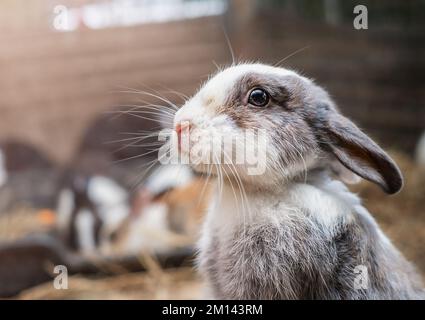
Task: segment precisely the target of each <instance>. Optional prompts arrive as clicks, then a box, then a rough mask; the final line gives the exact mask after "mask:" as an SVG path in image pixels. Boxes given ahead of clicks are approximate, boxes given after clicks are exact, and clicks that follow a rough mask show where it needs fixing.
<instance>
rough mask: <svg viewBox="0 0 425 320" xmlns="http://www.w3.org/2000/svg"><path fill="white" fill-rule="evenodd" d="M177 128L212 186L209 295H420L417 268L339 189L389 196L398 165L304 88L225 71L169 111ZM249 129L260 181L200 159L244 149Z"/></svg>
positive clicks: (298, 81)
mask: <svg viewBox="0 0 425 320" xmlns="http://www.w3.org/2000/svg"><path fill="white" fill-rule="evenodd" d="M174 125H175V130H176V132H177V133H178V137H179V139H178V140H177V141H179V143H178V144H179V151H178V152H179V155H190V163H191V166H192V168H193V169H194V170H195V171H198V172H202V173H205V174H210V175H211V176H213V177H215V178H216V180H217V187H216V195H215V201H214V203H213V204H212V205H211V208H210V210H209V211H208V213H207V216H206V219H205V222H204V226H203V229H202V234H201V240H200V242H199V250H200V254H199V258H198V261H199V268H200V270H201V272H202V274H203V275H204V277H205V279H206V281H207V283H208V286H209V289H210V292H211V295H212V297H213V298H219V299H416V298H423V297H424V291H423V286H422V284H421V280H420V277H419V276H418V274H417V273H416V271H415V269H414V267H413V266H412V265H411V264H410V263H409V262H408V261H407V260H406V259H405V258H404V257H403V256H402V254H401V253H400V252H399V251H398V250H397V249H396V248H395V247H394V246H393V244H392V243H391V242H390V240H389V239H388V238H387V237H386V236H385V235H384V234H383V232H382V231H381V229H380V228H379V226H378V225H377V224H376V222H375V220H374V219H373V217H372V216H371V215H370V213H369V212H368V211H367V210H366V209H365V208H364V207H363V206H362V204H361V201H360V199H359V198H358V197H357V196H356V195H355V194H353V193H351V192H350V191H349V190H348V189H347V187H346V186H345V185H344V183H343V182H341V181H344V182H352V181H355V180H356V179H357V178H358V177H362V178H364V179H366V180H369V181H371V182H373V183H375V184H377V185H379V186H380V187H381V188H382V189H383V190H384V191H385V192H387V193H389V194H393V193H396V192H398V191H399V190H400V189H401V187H402V184H403V179H402V175H401V173H400V171H399V169H398V167H397V165H396V164H395V163H394V162H393V160H392V159H391V158H390V157H389V156H388V155H387V154H386V153H385V152H384V151H383V150H382V149H381V148H380V147H379V146H378V145H377V144H376V143H375V142H373V141H372V140H371V139H370V138H369V137H368V136H367V135H366V134H364V133H363V132H362V131H360V129H359V128H358V127H357V126H356V125H355V124H353V122H351V121H350V120H349V119H347V118H346V117H344V116H343V115H341V113H340V112H339V111H338V109H337V107H336V106H335V104H334V102H333V101H332V100H331V98H330V97H329V95H328V94H327V92H326V91H325V90H324V89H322V88H321V87H319V86H318V85H316V84H315V83H314V82H313V81H312V80H310V79H307V78H305V77H303V76H300V75H299V74H297V73H296V72H293V71H290V70H287V69H284V68H278V67H272V66H268V65H263V64H241V65H236V66H231V67H229V68H227V69H224V70H222V71H220V72H218V73H217V74H216V75H215V76H213V77H211V78H210V80H209V81H208V82H206V84H205V85H203V86H202V87H201V89H200V90H199V91H198V92H197V93H196V94H195V95H194V96H193V97H192V98H191V99H189V100H188V101H187V102H186V103H185V104H184V105H183V106H182V108H181V109H180V110H179V111H177V113H176V115H175V118H174ZM249 129H251V130H252V129H255V130H258V131H260V130H262V131H265V135H264V136H263V137H262V138H261V137H256V138H255V139H260V140H261V139H262V140H265V141H266V143H257V145H258V146H257V147H256V148H257V152H258V153H259V154H265V155H266V156H265V157H258V159H257V160H258V161H257V162H258V163H257V166H258V167H259V168H263V170H262V172H261V173H260V174H255V172H254V174H253V173H252V172H251V173H250V171H249V169H250V168H249V166H248V165H247V164H246V163H234V162H231V163H224V164H223V163H219V161H217V162H214V163H213V164H210V163H208V161H204V160H206V159H207V158H208V159H217V158H218V157H221V159H222V157H223V156H226V154H225V153H226V149H225V148H221V149H220V148H218V149H215V148H214V145H215V144H216V143H218V142H215V141H220V138H223V137H224V136H226V137H229V136H233V137H235V138H239V139H241V140H239V141H243V142H244V143H245V145H252V144H253V143H254V140H252V139H254V138H252V137H251V138H249V137H248V135H246V134H244V132H245V131H246V130H249ZM183 135H185V136H186V137H189V139H188V140H187V141H188V143H186V144H183V143H182V141H183V139H182V137H183ZM216 138H217V139H216ZM260 140H255V141H260ZM231 147H235V143H233V145H232V144H231ZM193 150H198V151H197V152H193ZM199 150H201V151H203V152H199ZM217 150H220V151H219V152H217ZM242 150H244V149H243V148H242ZM245 151H246V150H245ZM229 152H230V151H229ZM238 152H243V151H240V150H239V151H238V148H236V156H237V153H238ZM192 156H193V158H192ZM193 159H195V160H193ZM222 162H223V161H222ZM251 169H252V168H251ZM359 277H360V278H359Z"/></svg>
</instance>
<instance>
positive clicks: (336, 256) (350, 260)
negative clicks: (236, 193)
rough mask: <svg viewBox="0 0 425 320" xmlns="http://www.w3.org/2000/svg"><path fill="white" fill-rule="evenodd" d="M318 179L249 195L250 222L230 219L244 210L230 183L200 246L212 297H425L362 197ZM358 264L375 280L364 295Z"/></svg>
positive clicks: (366, 284)
mask: <svg viewBox="0 0 425 320" xmlns="http://www.w3.org/2000/svg"><path fill="white" fill-rule="evenodd" d="M314 175H318V177H317V176H316V177H315V178H316V181H307V183H304V182H293V183H290V184H289V185H287V186H286V187H285V189H284V190H279V191H277V192H272V191H269V192H267V193H262V192H257V191H255V190H249V189H248V190H246V192H247V198H248V203H247V204H246V206H247V207H250V210H249V211H250V214H251V216H249V217H248V215H244V216H242V215H241V214H239V215H238V214H229V213H236V212H238V211H237V208H236V204H235V202H234V198H233V193H232V190H231V188H230V186H229V185H227V184H225V185H224V189H223V193H222V199H221V201H219V202H218V203H217V206H216V207H215V206H214V205H213V206H212V208H211V211H210V212H208V215H207V218H206V221H205V223H204V227H203V230H202V238H201V241H200V255H199V266H200V270H201V271H202V273H203V274H204V275H205V277H206V280H207V281H208V284H209V286H210V288H209V289H210V290H211V294H212V297H214V298H219V299H417V298H424V295H423V291H422V287H421V283H420V279H419V277H418V276H417V275H416V274H415V270H414V268H413V266H412V265H410V264H409V262H407V261H406V260H405V259H404V257H403V256H402V255H401V254H400V253H399V252H398V250H397V249H396V248H395V247H394V246H393V245H392V244H391V242H390V241H389V240H388V238H387V237H386V236H385V235H384V234H383V233H382V231H381V230H380V228H379V226H378V225H377V224H376V223H375V221H374V219H373V218H372V217H371V215H370V214H369V213H368V212H367V210H366V209H365V208H364V207H363V206H362V205H361V203H360V201H359V199H358V197H357V196H355V195H354V194H352V193H351V192H350V191H348V190H347V188H346V187H345V186H344V185H343V184H342V183H341V182H339V181H336V180H332V179H330V178H329V177H328V176H327V175H326V174H325V173H323V172H322V173H312V176H314ZM358 266H365V267H366V270H367V275H366V282H363V283H360V284H359V283H357V289H356V281H357V280H356V278H357V279H359V278H358V277H359V274H358V273H356V272H355V268H356V267H357V268H359V267H358ZM360 268H362V267H360ZM363 288H364V289H363Z"/></svg>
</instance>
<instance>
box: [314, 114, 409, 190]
mask: <svg viewBox="0 0 425 320" xmlns="http://www.w3.org/2000/svg"><path fill="white" fill-rule="evenodd" d="M319 114H320V117H319V119H318V120H319V121H318V123H319V124H320V125H319V126H318V128H316V129H318V131H319V132H320V137H319V138H320V140H321V142H322V143H323V145H322V147H323V149H326V151H328V152H331V153H332V154H333V155H334V156H335V157H336V158H337V159H338V160H339V162H341V164H343V165H344V166H345V167H346V168H348V169H349V170H351V171H353V172H354V173H355V174H357V175H358V176H360V177H362V178H364V179H366V180H369V181H371V182H374V183H376V184H377V185H379V186H380V187H381V188H382V189H383V190H384V191H385V192H386V193H389V194H393V193H396V192H398V191H399V190H400V189H401V187H402V186H403V177H402V175H401V172H400V170H399V168H398V167H397V165H396V164H395V162H394V161H393V160H392V159H391V158H390V157H389V156H388V155H387V154H386V153H385V151H384V150H382V149H381V148H380V147H379V146H378V145H377V144H376V143H375V142H373V141H372V139H370V138H369V137H368V136H367V135H366V134H364V133H363V132H362V131H361V130H360V129H359V128H358V127H357V126H356V125H355V124H354V123H353V122H351V121H350V120H348V119H347V118H346V117H344V116H342V115H341V114H339V113H338V112H337V111H335V110H332V109H330V108H329V107H325V108H324V109H322V111H321V112H319Z"/></svg>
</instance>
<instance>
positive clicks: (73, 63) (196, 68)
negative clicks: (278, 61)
mask: <svg viewBox="0 0 425 320" xmlns="http://www.w3.org/2000/svg"><path fill="white" fill-rule="evenodd" d="M13 1H15V0H13ZM24 2H25V4H26V3H29V2H31V8H30V9H31V10H32V11H31V12H28V11H27V10H29V8H26V6H25V5H24ZM29 2H28V1H19V0H16V2H12V1H9V2H5V3H1V4H0V12H1V15H0V27H1V32H0V43H1V44H2V45H0V75H1V76H0V117H1V119H0V139H7V138H14V139H19V140H24V141H27V142H30V143H32V144H35V145H37V146H38V147H39V148H41V149H42V150H44V151H46V152H47V153H48V154H49V155H50V156H52V157H53V158H54V159H57V160H59V161H66V160H67V159H69V157H70V156H71V155H72V153H73V152H74V150H75V148H76V146H77V144H78V143H79V138H80V137H81V135H82V133H83V131H84V129H85V128H86V127H87V126H88V125H89V123H90V122H91V121H92V120H93V119H94V118H95V117H96V116H97V115H98V114H99V113H100V112H103V111H109V110H111V109H112V108H113V107H115V106H119V105H122V104H128V103H134V100H135V98H134V95H130V94H123V93H120V91H124V90H126V88H137V89H141V90H146V87H149V88H152V89H158V90H160V89H162V90H163V91H167V89H164V88H171V89H173V90H177V91H181V92H183V93H185V94H190V93H193V91H194V90H195V89H196V88H197V87H198V86H199V83H200V82H201V81H203V80H205V79H206V77H207V75H208V74H209V73H210V72H212V71H214V70H215V68H216V67H215V65H214V63H213V60H215V61H216V62H218V63H220V62H222V61H224V60H225V59H226V56H225V55H226V54H227V51H226V50H225V48H226V47H225V37H224V34H223V32H222V28H221V24H222V22H221V20H220V17H215V18H214V17H212V18H203V19H196V20H189V21H184V22H173V23H166V24H152V25H141V26H135V27H126V28H111V29H102V30H89V29H85V30H78V31H76V32H69V33H68V32H67V33H62V32H54V31H53V30H52V27H51V24H50V23H51V21H52V17H51V15H52V8H53V4H54V3H55V1H40V0H32V1H29ZM75 2H78V1H71V2H70V3H71V4H72V3H75ZM79 2H83V1H79ZM61 3H64V4H67V1H62V2H61ZM49 8H50V9H49ZM21 10H24V12H25V13H26V14H24V15H22V16H21V15H20V14H19V12H21ZM2 17H3V18H5V20H2ZM21 19H22V21H21ZM149 90H150V89H149ZM140 98H141V97H140ZM139 103H140V102H139Z"/></svg>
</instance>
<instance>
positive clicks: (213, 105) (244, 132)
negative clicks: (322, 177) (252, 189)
mask: <svg viewBox="0 0 425 320" xmlns="http://www.w3.org/2000/svg"><path fill="white" fill-rule="evenodd" d="M174 125H175V130H176V132H177V133H178V145H179V154H180V155H187V156H188V159H189V163H190V164H191V166H192V167H193V168H194V169H195V170H197V171H200V172H207V173H211V174H217V175H224V176H228V177H230V178H232V177H233V178H235V179H241V180H243V181H244V182H246V183H251V184H254V185H258V186H261V185H268V186H273V185H275V184H280V183H282V182H284V181H287V180H290V179H293V178H295V177H298V176H302V175H303V174H304V173H305V172H306V171H308V170H310V169H312V168H317V167H329V168H334V169H335V168H336V170H334V171H337V172H338V173H339V174H340V176H341V177H345V178H347V177H348V178H350V177H357V176H360V177H362V178H364V179H367V180H369V181H371V182H374V183H376V184H378V185H379V186H381V187H382V189H383V190H384V191H385V192H387V193H395V192H397V191H399V190H400V188H401V187H402V183H403V180H402V176H401V173H400V171H399V169H398V167H397V166H396V164H395V163H394V162H393V160H392V159H391V158H390V157H389V156H388V155H387V154H386V153H385V152H384V151H383V150H382V149H381V148H380V147H379V146H378V145H377V144H376V143H375V142H373V141H372V140H371V139H370V138H369V137H368V136H367V135H366V134H364V133H363V132H362V131H361V130H360V129H359V128H358V127H357V126H356V125H355V124H353V122H351V121H350V120H349V119H347V118H346V117H344V116H343V115H341V113H339V111H338V109H337V108H336V106H335V104H334V102H333V101H332V100H331V99H330V97H329V95H328V94H327V92H326V91H325V90H324V89H322V88H321V87H319V86H318V85H316V84H315V83H314V82H313V81H312V80H310V79H307V78H305V77H303V76H301V75H299V74H297V73H296V72H294V71H291V70H287V69H284V68H279V67H272V66H268V65H263V64H242V65H236V66H232V67H229V68H227V69H224V70H223V71H220V72H218V73H217V74H216V75H215V76H213V77H212V78H211V79H210V80H209V81H207V82H206V83H205V84H204V85H203V86H202V87H201V89H200V90H199V91H198V92H197V93H196V94H195V95H194V96H193V97H192V98H191V99H190V100H188V101H187V102H186V103H185V104H184V105H183V106H182V108H181V109H180V110H179V111H178V112H177V113H176V115H175V118H174ZM249 152H252V155H251V158H250V157H249V156H247V155H248V153H249ZM255 161H256V163H255ZM253 166H255V167H256V168H257V169H258V170H257V171H255V170H250V169H252V168H253ZM347 173H349V174H347Z"/></svg>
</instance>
